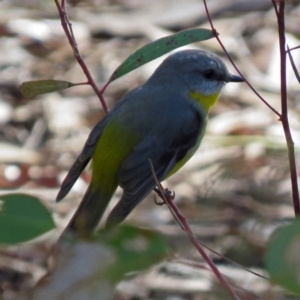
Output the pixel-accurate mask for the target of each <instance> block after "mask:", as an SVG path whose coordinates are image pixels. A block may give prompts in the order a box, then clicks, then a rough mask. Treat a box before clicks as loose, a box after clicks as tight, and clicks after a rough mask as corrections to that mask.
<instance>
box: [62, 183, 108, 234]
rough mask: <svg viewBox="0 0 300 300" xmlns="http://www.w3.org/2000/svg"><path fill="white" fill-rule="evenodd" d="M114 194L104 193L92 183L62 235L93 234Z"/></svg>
mask: <svg viewBox="0 0 300 300" xmlns="http://www.w3.org/2000/svg"><path fill="white" fill-rule="evenodd" d="M112 195H113V193H112V194H107V193H106V194H103V193H101V191H99V190H98V189H94V188H92V187H91V185H90V186H89V187H88V189H87V191H86V192H85V194H84V196H83V199H82V200H81V203H80V205H79V207H78V208H77V210H76V212H75V214H74V215H73V217H72V219H71V221H70V222H69V224H68V225H67V227H66V229H65V230H64V233H63V234H62V237H63V236H65V235H66V234H72V235H75V236H80V237H89V236H91V235H92V233H93V231H94V230H95V228H96V227H97V225H98V223H99V221H100V219H101V218H102V216H103V213H104V212H105V209H106V207H107V205H108V203H109V201H110V199H111V197H112Z"/></svg>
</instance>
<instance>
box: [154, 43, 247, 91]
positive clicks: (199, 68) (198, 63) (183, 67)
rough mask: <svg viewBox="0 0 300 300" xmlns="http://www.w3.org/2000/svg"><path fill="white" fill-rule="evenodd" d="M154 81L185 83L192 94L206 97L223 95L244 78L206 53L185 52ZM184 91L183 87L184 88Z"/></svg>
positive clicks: (171, 58) (158, 72) (163, 67)
mask: <svg viewBox="0 0 300 300" xmlns="http://www.w3.org/2000/svg"><path fill="white" fill-rule="evenodd" d="M149 81H150V82H153V83H154V82H155V83H156V84H157V83H160V84H164V83H163V82H168V83H169V84H170V83H171V82H174V84H175V87H176V82H179V81H180V82H181V83H183V84H184V87H185V88H187V89H188V90H189V91H195V92H196V91H197V92H200V93H202V94H204V95H211V94H215V93H219V92H220V91H221V89H222V88H223V86H224V85H225V84H226V83H228V82H242V81H244V80H243V78H241V77H240V76H237V75H232V74H230V73H229V72H228V70H227V67H226V65H225V64H224V62H223V61H222V60H221V59H220V58H219V57H218V56H216V55H214V54H212V53H210V52H207V51H203V50H192V49H190V50H183V51H178V52H176V53H174V54H172V55H170V56H169V57H167V58H166V59H165V60H164V61H163V62H162V63H161V65H160V66H159V67H158V68H157V69H156V71H155V72H154V73H153V75H152V76H151V78H150V79H149ZM181 87H182V88H183V86H182V85H181Z"/></svg>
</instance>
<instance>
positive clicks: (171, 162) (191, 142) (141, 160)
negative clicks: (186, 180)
mask: <svg viewBox="0 0 300 300" xmlns="http://www.w3.org/2000/svg"><path fill="white" fill-rule="evenodd" d="M201 124H203V123H202V118H201V117H200V116H199V115H198V114H195V122H194V123H193V125H194V126H192V127H189V129H188V130H186V131H185V132H182V133H181V134H180V136H179V137H174V138H173V139H172V140H169V141H168V143H167V142H166V143H163V142H162V141H159V140H158V137H156V136H155V135H152V136H148V137H145V138H144V139H143V140H142V141H141V142H140V143H139V144H138V145H137V146H136V147H135V148H134V149H133V151H132V153H131V154H130V155H129V156H128V157H127V158H126V159H125V160H124V162H123V163H122V165H121V169H120V170H119V173H118V183H119V185H120V186H121V187H122V188H123V196H122V198H121V199H120V201H119V202H118V204H117V205H116V206H115V207H114V209H113V210H112V212H111V213H110V215H109V217H108V219H107V222H106V226H107V227H110V226H113V225H116V224H118V223H121V222H122V221H123V220H124V219H125V218H126V217H127V215H128V214H129V213H130V212H131V211H132V210H133V208H134V207H135V206H136V205H137V204H139V202H141V201H142V200H143V199H144V198H145V197H146V196H147V195H148V194H149V193H150V192H151V191H152V190H153V189H154V188H155V186H156V183H155V179H154V176H153V173H152V170H151V165H150V162H149V160H151V163H152V165H153V168H154V172H155V175H156V177H157V179H158V181H159V182H160V181H162V180H164V178H165V177H166V176H167V175H168V173H169V172H170V171H171V170H172V169H173V168H174V166H175V165H176V163H177V162H179V161H180V160H181V159H182V158H183V157H184V156H185V155H186V154H187V152H188V151H189V150H190V149H191V148H192V147H194V146H195V145H196V143H197V140H198V137H199V134H200V131H201ZM166 134H167V133H166Z"/></svg>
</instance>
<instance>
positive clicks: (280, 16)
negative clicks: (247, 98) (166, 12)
mask: <svg viewBox="0 0 300 300" xmlns="http://www.w3.org/2000/svg"><path fill="white" fill-rule="evenodd" d="M203 3H204V7H205V11H206V15H207V18H208V21H209V23H210V26H211V29H212V31H213V33H214V35H215V38H216V39H217V41H218V42H219V44H220V46H221V47H222V49H223V51H224V52H225V54H226V55H227V57H228V59H229V60H230V62H231V63H232V65H233V66H234V68H235V69H236V71H237V72H238V73H239V74H240V75H241V76H242V77H243V78H244V80H245V82H246V83H247V84H248V86H249V87H250V88H251V90H252V91H253V92H254V93H255V94H256V95H257V96H258V97H259V99H261V100H262V101H263V103H264V104H265V105H267V106H268V107H269V108H270V109H271V110H272V111H273V112H274V113H275V114H276V115H277V116H278V117H279V120H280V121H281V122H282V127H283V130H284V134H285V138H286V142H287V147H288V156H289V166H290V174H291V184H292V194H293V202H294V210H295V215H296V216H298V215H299V214H300V201H299V189H298V181H297V169H296V160H295V149H294V142H293V139H292V135H291V131H290V127H289V121H288V109H287V89H286V73H285V72H286V50H285V26H284V6H285V1H276V0H272V3H273V6H274V9H275V13H276V16H277V20H278V34H279V47H280V55H281V110H282V111H281V113H279V112H278V111H277V110H276V109H275V108H273V107H272V106H271V105H270V104H269V103H268V102H267V101H266V100H265V99H263V98H262V97H261V96H260V94H259V93H258V92H257V91H256V90H255V89H254V87H253V86H252V85H251V84H250V83H249V81H248V80H247V79H246V78H245V77H244V76H243V75H242V74H241V72H240V71H239V69H238V68H237V66H236V65H235V63H234V62H233V60H232V58H231V57H230V55H229V54H228V52H227V51H226V48H225V46H224V45H223V43H222V41H221V40H220V38H219V37H218V33H217V30H216V29H215V28H214V26H213V22H212V19H211V16H210V14H209V10H208V7H207V3H206V0H203ZM276 3H278V5H279V9H278V8H277V5H276Z"/></svg>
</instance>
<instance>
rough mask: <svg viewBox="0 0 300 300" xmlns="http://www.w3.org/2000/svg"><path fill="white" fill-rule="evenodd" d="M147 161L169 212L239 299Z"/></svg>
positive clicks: (237, 299)
mask: <svg viewBox="0 0 300 300" xmlns="http://www.w3.org/2000/svg"><path fill="white" fill-rule="evenodd" d="M149 163H150V167H151V171H152V175H153V177H154V179H155V182H156V185H157V189H155V191H156V192H157V194H158V195H159V196H160V197H161V198H162V200H163V201H164V202H165V203H166V204H167V205H168V208H169V210H170V212H171V213H172V215H173V216H174V218H175V220H176V221H177V222H178V224H179V225H180V227H181V228H182V230H184V231H185V232H186V233H187V234H188V236H189V238H190V240H191V242H192V243H193V245H194V246H195V247H196V249H197V250H198V252H199V253H200V254H201V256H202V257H203V259H204V260H205V261H206V262H207V264H208V265H209V266H210V268H211V270H212V271H213V273H214V274H215V275H216V277H217V278H218V280H219V282H220V283H221V284H222V285H223V286H224V288H225V289H226V290H227V291H228V293H229V294H230V295H231V296H232V297H233V298H234V299H236V300H239V299H240V298H239V297H238V295H237V294H236V293H235V291H234V290H233V289H232V288H231V286H230V284H229V283H228V282H227V280H226V279H225V277H224V276H223V275H222V274H221V273H220V271H219V270H218V268H217V267H216V265H215V264H214V263H213V261H212V260H211V259H210V257H209V256H208V255H207V254H206V252H205V250H204V249H203V247H202V245H201V243H200V242H199V241H198V239H197V238H196V236H195V235H194V233H193V231H192V229H191V227H190V225H189V224H188V222H187V220H186V218H185V216H184V215H183V214H182V213H181V212H180V210H179V209H178V207H177V206H176V204H175V203H174V201H173V200H174V193H170V191H168V190H165V189H164V188H163V186H162V185H161V183H160V182H159V181H158V179H157V177H156V174H155V170H154V167H153V164H152V162H151V160H150V159H149Z"/></svg>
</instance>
